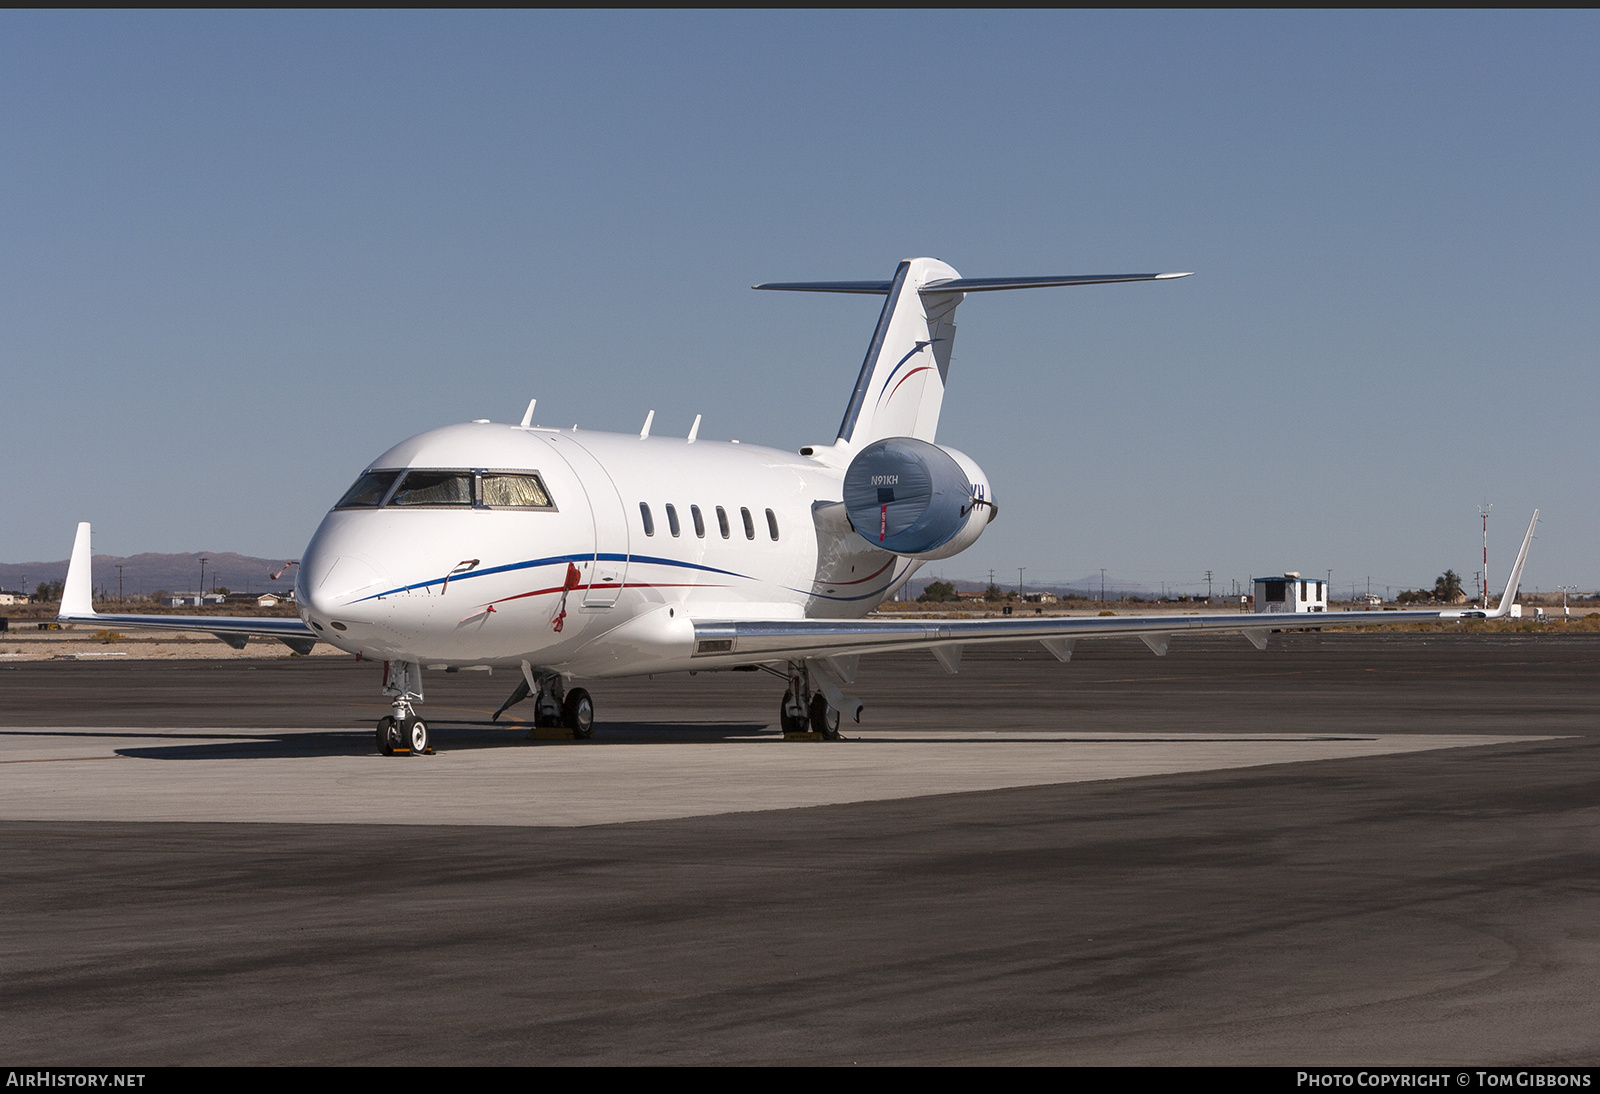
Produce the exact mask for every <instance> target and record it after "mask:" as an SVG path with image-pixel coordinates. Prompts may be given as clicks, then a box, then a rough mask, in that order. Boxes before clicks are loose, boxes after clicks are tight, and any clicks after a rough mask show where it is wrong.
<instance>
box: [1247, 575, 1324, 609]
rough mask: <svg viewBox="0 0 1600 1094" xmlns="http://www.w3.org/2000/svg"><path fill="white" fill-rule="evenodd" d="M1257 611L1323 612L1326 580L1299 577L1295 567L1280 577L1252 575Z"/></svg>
mask: <svg viewBox="0 0 1600 1094" xmlns="http://www.w3.org/2000/svg"><path fill="white" fill-rule="evenodd" d="M1252 581H1253V582H1254V583H1255V592H1256V611H1258V612H1325V611H1327V610H1328V583H1327V582H1326V581H1318V580H1316V579H1315V578H1303V577H1301V576H1300V572H1299V571H1298V570H1290V571H1288V572H1286V573H1285V574H1284V575H1283V576H1282V577H1257V578H1252Z"/></svg>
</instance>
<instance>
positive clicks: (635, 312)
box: [0, 12, 1600, 588]
mask: <svg viewBox="0 0 1600 1094" xmlns="http://www.w3.org/2000/svg"><path fill="white" fill-rule="evenodd" d="M0 30H3V33H0V138H3V146H0V147H3V149H4V154H3V156H0V279H3V280H0V287H3V290H4V291H3V293H0V317H3V328H0V329H3V332H4V334H3V339H4V340H3V342H0V355H3V356H0V361H3V366H0V380H3V382H4V392H5V396H6V399H5V405H6V406H7V407H8V409H9V410H10V411H11V412H10V413H8V414H7V415H6V425H5V428H4V429H3V430H0V456H3V458H4V462H5V466H6V467H7V468H8V469H9V470H10V471H11V473H12V474H11V482H12V489H11V490H10V491H8V497H7V503H6V507H7V513H8V515H7V519H6V520H5V522H4V523H3V524H0V558H3V559H5V560H7V561H28V560H35V559H56V558H61V557H64V556H65V554H66V553H67V549H68V546H69V544H70V536H71V530H72V525H73V523H74V522H75V521H77V520H81V519H90V520H93V521H94V522H95V528H96V546H97V549H98V550H102V551H109V552H112V553H116V554H132V553H135V552H138V551H146V550H150V551H187V550H200V549H205V550H237V551H242V552H247V553H254V554H262V555H274V554H281V555H282V556H283V557H285V558H289V557H296V556H297V555H298V553H299V551H300V549H301V548H302V546H303V545H304V543H305V541H306V539H307V538H308V537H309V536H310V534H311V532H312V531H313V529H314V528H315V526H316V524H317V522H318V520H319V519H320V518H321V515H322V513H323V512H324V511H325V510H326V508H327V507H328V505H329V504H331V502H332V501H333V500H334V499H335V498H336V497H337V496H338V494H339V493H340V492H341V491H342V490H343V488H344V487H345V486H347V485H348V484H349V482H350V481H352V480H353V479H354V477H355V475H356V473H357V472H358V471H359V470H360V469H361V467H362V466H364V464H365V463H366V462H367V461H368V460H370V459H371V458H372V457H374V456H375V455H377V454H378V453H379V452H381V451H383V450H384V449H385V448H387V447H388V446H389V445H390V444H392V443H393V442H395V441H397V440H399V439H401V438H403V437H405V436H408V435H410V434H412V433H416V432H420V431H421V430H424V429H427V428H430V427H432V426H435V425H440V424H444V423H447V422H452V421H460V420H464V419H468V418H476V417H490V418H495V419H497V420H515V419H516V418H517V417H518V416H520V414H521V411H522V408H523V406H524V405H525V404H526V402H527V400H528V399H529V398H530V397H533V396H537V397H538V398H539V401H540V402H539V406H540V412H539V415H538V417H539V419H540V420H541V421H543V422H544V423H545V424H560V425H571V424H572V423H574V422H576V423H578V424H579V425H580V426H581V427H583V428H593V429H616V430H636V429H637V428H638V427H639V424H640V422H642V420H643V418H644V415H645V412H646V411H647V410H650V409H652V408H653V409H655V410H656V412H657V413H656V431H657V432H658V433H668V432H674V431H676V432H684V431H686V430H687V428H688V425H689V422H690V421H691V420H692V419H693V416H694V415H695V414H696V413H700V414H704V415H705V423H704V425H703V427H702V435H703V436H706V437H717V438H725V437H738V438H740V439H741V440H743V441H746V442H762V443H770V444H773V445H776V446H780V447H785V448H794V447H798V446H799V445H802V444H807V443H813V442H824V443H825V442H827V441H829V440H831V439H832V436H833V433H834V431H835V429H836V428H837V425H838V420H839V416H840V413H841V411H842V409H843V406H844V402H845V399H846V397H847V395H848V393H849V391H850V388H851V385H852V383H853V381H854V379H855V374H856V371H857V369H858V368H859V366H860V360H861V355H862V352H863V350H864V348H865V344H866V341H867V338H868V336H869V334H870V332H871V328H872V324H873V321H874V319H875V318H876V308H877V301H876V300H875V299H873V298H868V297H817V296H809V295H799V294H763V293H753V292H751V291H749V286H750V285H751V284H752V283H754V282H757V281H763V280H786V279H820V278H863V277H887V276H888V275H889V273H890V272H892V270H893V268H894V264H895V263H896V262H897V261H898V260H899V259H901V258H903V257H908V256H913V255H931V256H934V257H937V258H941V259H943V260H945V261H947V262H950V263H951V264H952V265H954V266H955V267H956V268H957V269H958V270H960V271H961V272H962V273H963V274H966V275H968V276H975V277H981V276H997V275H1003V274H1034V273H1099V272H1117V271H1143V270H1155V269H1159V270H1194V271H1196V273H1195V276H1194V277H1192V278H1188V279H1185V280H1183V281H1179V282H1168V283H1160V284H1141V285H1126V286H1101V287H1094V288H1084V289H1062V290H1040V291H1035V292H1017V293H1005V294H990V295H986V296H982V297H974V298H972V299H969V300H968V301H967V302H966V303H965V304H964V305H963V306H962V309H961V312H960V314H959V316H958V322H959V324H960V327H961V334H960V336H959V338H958V340H957V343H956V348H955V364H954V366H953V368H952V370H951V384H950V390H949V393H948V395H947V399H946V404H945V416H944V422H943V424H942V426H941V431H940V439H941V440H944V441H946V442H948V443H950V444H953V445H955V446H957V447H959V448H962V449H963V450H965V451H967V452H969V453H970V454H971V455H972V456H974V457H975V458H976V459H977V460H978V461H979V462H980V463H981V464H982V465H983V466H984V468H985V470H986V471H987V472H988V473H989V476H990V478H991V480H992V482H993V483H994V486H995V489H996V491H997V494H998V497H999V499H1000V502H1001V505H1002V514H1001V519H1000V520H999V521H997V522H996V523H995V524H994V525H993V526H992V527H991V528H990V530H989V531H988V533H987V534H986V535H985V536H984V538H983V539H982V540H981V541H980V542H979V543H978V544H977V546H975V547H974V548H973V549H971V550H970V551H969V552H967V553H966V554H965V555H963V556H961V558H959V559H957V560H954V561H948V562H945V563H942V564H937V565H936V566H935V567H934V568H933V570H932V571H931V572H938V571H942V572H943V573H945V574H947V575H950V576H973V577H976V576H980V575H983V574H986V572H987V571H988V570H989V569H990V568H993V569H995V570H996V571H997V572H998V575H1000V576H1007V575H1009V577H1008V579H1014V577H1015V573H1016V568H1017V567H1018V566H1025V567H1027V571H1028V575H1029V579H1030V581H1031V580H1033V579H1035V578H1037V579H1039V580H1068V579H1074V578H1078V577H1081V576H1083V575H1086V574H1089V573H1094V572H1097V571H1098V569H1099V568H1100V567H1102V566H1105V567H1108V568H1109V569H1110V570H1111V572H1112V573H1114V574H1119V575H1121V576H1123V577H1125V578H1126V579H1129V580H1135V581H1142V582H1144V583H1146V584H1151V585H1159V584H1160V583H1162V582H1166V583H1168V584H1169V585H1178V586H1187V587H1190V588H1194V587H1197V583H1198V584H1199V585H1200V586H1203V581H1202V575H1203V573H1204V571H1205V570H1207V569H1210V570H1212V571H1214V573H1215V574H1216V575H1217V577H1218V578H1219V579H1221V580H1223V581H1226V580H1228V579H1231V578H1239V579H1243V578H1245V577H1247V576H1249V575H1251V574H1253V573H1268V572H1273V571H1281V570H1282V569H1284V568H1286V567H1287V568H1299V569H1302V570H1305V571H1307V572H1308V573H1314V574H1320V573H1322V572H1323V571H1325V570H1327V569H1330V568H1331V569H1332V570H1333V572H1334V580H1335V582H1336V584H1339V585H1343V584H1344V583H1346V582H1349V581H1356V582H1359V583H1362V584H1363V585H1364V582H1365V578H1366V577H1367V576H1368V575H1371V577H1372V578H1373V581H1374V583H1375V584H1379V585H1402V584H1419V583H1431V581H1432V579H1433V577H1434V576H1435V575H1437V574H1438V573H1439V572H1440V571H1441V570H1442V569H1444V568H1445V567H1446V566H1451V567H1454V568H1455V569H1457V570H1458V571H1461V572H1463V573H1465V574H1468V575H1470V573H1471V571H1473V570H1475V569H1477V559H1478V555H1479V550H1480V548H1479V535H1478V518H1477V507H1478V505H1479V503H1480V502H1482V501H1484V500H1485V498H1487V500H1488V501H1490V502H1492V503H1493V504H1494V507H1495V508H1494V514H1493V518H1492V524H1491V533H1492V538H1491V556H1492V557H1491V568H1492V570H1493V571H1494V572H1495V573H1496V574H1502V575H1503V571H1504V569H1505V568H1506V564H1507V563H1509V560H1510V554H1511V552H1512V550H1513V549H1514V547H1515V543H1516V541H1517V540H1518V539H1519V538H1520V532H1521V529H1522V528H1523V527H1524V526H1525V523H1526V519H1527V515H1528V513H1529V512H1531V510H1532V509H1533V508H1534V507H1535V506H1539V507H1541V508H1542V509H1543V510H1544V515H1545V523H1544V524H1543V526H1542V530H1541V533H1540V539H1539V541H1538V542H1537V544H1536V547H1535V553H1534V556H1533V560H1532V562H1531V564H1530V570H1529V580H1530V582H1532V583H1534V584H1538V585H1540V586H1542V587H1543V588H1551V587H1553V586H1555V585H1557V584H1578V585H1582V586H1584V587H1585V588H1593V587H1595V586H1596V585H1597V584H1600V565H1597V562H1596V559H1595V552H1594V551H1593V549H1592V545H1593V544H1594V543H1596V542H1597V541H1600V511H1597V508H1596V506H1595V505H1594V504H1593V501H1594V487H1593V481H1594V473H1593V472H1594V463H1595V461H1594V458H1593V456H1592V453H1593V451H1594V448H1595V446H1594V444H1593V442H1592V441H1591V437H1590V435H1591V431H1592V420H1593V419H1592V415H1591V414H1590V413H1589V412H1590V410H1591V409H1592V408H1593V407H1594V406H1595V405H1596V401H1597V397H1600V380H1597V378H1596V370H1595V368H1594V367H1593V362H1594V359H1595V355H1596V347H1597V345H1600V313H1597V308H1596V290H1595V282H1594V274H1593V267H1594V263H1595V256H1596V253H1597V250H1600V246H1597V245H1600V201H1597V200H1596V196H1597V187H1596V180H1597V179H1600V140H1597V139H1596V138H1597V135H1600V134H1597V128H1600V66H1597V65H1595V64H1594V60H1593V59H1594V57H1595V56H1596V53H1597V46H1600V34H1597V30H1600V18H1597V17H1596V16H1595V15H1594V14H1593V13H1587V12H1584V13H1577V14H1571V13H1535V14H1522V13H1489V14H1478V13H1465V14H1463V13H1444V14H1439V13H1433V12H1423V13H1370V12H1366V13H1313V14H1300V13H1234V12H1226V13H1199V14H1193V13H1167V12H1161V13H1147V14H1140V13H1134V14H1106V13H1073V12H1068V13H1043V14H1040V13H999V14H992V13H959V12H958V13H929V12H909V13H902V12H892V13H876V14H871V13H869V14H850V13H843V14H841V13H789V14H776V15H769V14H760V13H744V14H733V15H728V14H722V13H688V14H679V13H635V12H623V13H601V14H587V13H577V14H574V13H555V14H549V13H532V14H527V13H475V14H466V15H459V14H453V13H400V14H367V13H333V14H324V13H287V14H279V13H266V14H233V13H210V14H192V13H155V14H145V13H133V14H122V13H113V14H106V13H99V12H89V13H68V14H55V13H6V14H4V15H0ZM1495 580H1496V581H1497V582H1498V581H1499V580H1501V578H1500V577H1497V578H1496V579H1495Z"/></svg>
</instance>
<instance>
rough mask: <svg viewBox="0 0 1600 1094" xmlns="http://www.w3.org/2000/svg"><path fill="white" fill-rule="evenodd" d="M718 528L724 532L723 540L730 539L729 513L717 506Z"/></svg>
mask: <svg viewBox="0 0 1600 1094" xmlns="http://www.w3.org/2000/svg"><path fill="white" fill-rule="evenodd" d="M717 528H718V529H720V530H721V532H722V538H723V539H727V538H728V511H727V510H726V509H724V508H723V507H722V506H720V505H719V506H717Z"/></svg>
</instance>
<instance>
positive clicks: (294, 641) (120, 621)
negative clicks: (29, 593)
mask: <svg viewBox="0 0 1600 1094" xmlns="http://www.w3.org/2000/svg"><path fill="white" fill-rule="evenodd" d="M92 558H93V555H92V553H91V551H90V547H89V522H88V521H83V522H82V523H80V524H79V525H78V535H77V538H76V539H74V540H73V541H72V558H71V559H70V560H69V561H68V562H67V580H66V582H65V584H64V587H63V589H62V591H61V610H60V611H59V612H57V613H56V620H57V621H58V622H61V623H93V624H96V625H98V626H102V627H129V628H135V627H136V628H141V629H144V630H156V631H206V632H208V633H210V634H213V635H216V637H218V638H220V639H221V640H222V641H224V642H226V643H227V644H228V645H230V646H232V647H233V648H234V649H236V650H242V649H244V645H245V642H247V641H248V640H249V639H251V638H276V639H277V640H278V641H279V642H282V643H283V644H284V645H285V646H288V647H289V648H290V649H292V650H294V651H295V652H296V653H310V652H311V647H313V646H315V645H316V644H317V634H316V632H315V631H313V630H312V629H311V628H310V627H307V626H306V625H305V624H304V623H302V622H301V621H300V620H298V619H282V618H273V617H259V616H257V617H252V616H238V615H235V616H227V615H126V614H120V613H119V614H108V613H104V612H97V611H95V610H94V593H93V591H94V579H93V576H92V574H91V572H90V567H91V565H92V562H91V560H92Z"/></svg>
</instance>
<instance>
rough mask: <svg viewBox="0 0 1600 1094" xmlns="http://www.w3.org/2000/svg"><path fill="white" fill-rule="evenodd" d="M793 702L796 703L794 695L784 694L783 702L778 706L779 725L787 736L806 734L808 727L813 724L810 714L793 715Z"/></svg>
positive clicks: (790, 693)
mask: <svg viewBox="0 0 1600 1094" xmlns="http://www.w3.org/2000/svg"><path fill="white" fill-rule="evenodd" d="M792 702H794V694H793V693H792V692H788V691H786V692H784V693H783V702H782V703H780V704H779V705H778V725H779V727H780V728H782V730H783V732H784V733H786V734H788V733H804V732H805V731H806V727H807V726H808V725H810V724H811V715H810V712H809V711H807V712H804V713H801V714H791V713H790V711H789V704H790V703H792Z"/></svg>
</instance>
